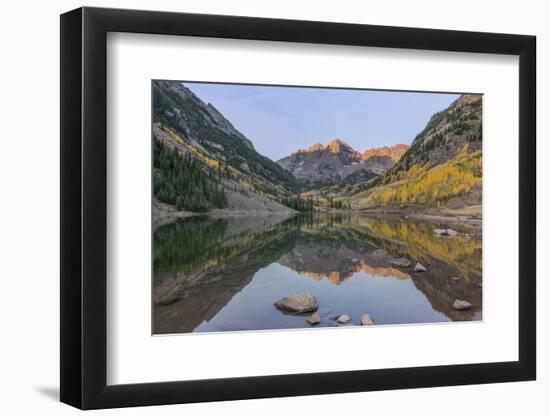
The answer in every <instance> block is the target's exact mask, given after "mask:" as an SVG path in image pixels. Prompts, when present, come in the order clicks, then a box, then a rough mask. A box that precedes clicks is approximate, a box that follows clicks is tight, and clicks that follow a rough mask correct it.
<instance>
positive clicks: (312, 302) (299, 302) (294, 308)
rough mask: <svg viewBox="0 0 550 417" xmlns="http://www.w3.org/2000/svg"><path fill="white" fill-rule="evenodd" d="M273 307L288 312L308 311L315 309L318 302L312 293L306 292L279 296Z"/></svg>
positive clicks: (317, 306)
mask: <svg viewBox="0 0 550 417" xmlns="http://www.w3.org/2000/svg"><path fill="white" fill-rule="evenodd" d="M275 307H277V308H278V309H279V310H284V311H288V312H290V313H310V312H313V311H317V309H318V308H319V304H317V300H316V299H315V297H314V296H313V295H311V294H310V293H309V292H306V293H304V294H298V295H291V296H289V297H284V298H281V299H280V300H277V301H275Z"/></svg>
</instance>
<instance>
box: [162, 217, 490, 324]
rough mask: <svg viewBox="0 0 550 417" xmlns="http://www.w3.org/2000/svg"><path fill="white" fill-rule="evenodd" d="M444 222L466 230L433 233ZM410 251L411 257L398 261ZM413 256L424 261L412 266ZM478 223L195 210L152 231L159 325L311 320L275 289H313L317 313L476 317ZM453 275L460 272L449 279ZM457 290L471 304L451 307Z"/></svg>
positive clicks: (328, 320)
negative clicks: (218, 215)
mask: <svg viewBox="0 0 550 417" xmlns="http://www.w3.org/2000/svg"><path fill="white" fill-rule="evenodd" d="M438 227H452V228H453V230H457V231H459V232H461V233H460V234H459V235H458V236H455V237H437V236H436V234H435V232H434V230H435V229H436V228H438ZM398 257H405V258H407V259H409V260H410V261H411V264H412V265H411V267H408V268H396V267H392V266H391V263H390V261H391V260H392V259H393V258H398ZM416 262H421V263H422V264H423V265H424V266H425V267H426V268H427V271H426V272H423V273H415V272H413V266H414V264H415V263H416ZM481 275H482V274H481V229H470V228H469V229H465V228H464V227H463V226H462V228H461V227H459V226H457V225H453V226H447V225H437V224H433V223H428V222H412V221H405V220H402V219H398V218H397V219H380V218H372V217H365V216H359V215H351V214H349V215H347V214H346V215H311V214H310V215H297V216H294V217H290V218H288V217H281V216H271V217H238V218H227V219H212V218H209V217H191V218H188V219H185V220H177V221H175V222H173V223H170V224H165V225H163V226H159V227H157V228H156V229H155V232H154V279H153V322H154V333H155V334H162V333H188V332H211V331H231V330H261V329H288V328H309V327H310V325H309V324H308V323H307V322H306V318H307V316H308V315H292V314H285V313H283V312H281V311H279V310H277V309H276V308H275V307H274V305H273V303H274V302H275V301H276V300H278V299H279V298H282V297H285V296H289V295H295V294H300V293H304V292H306V291H308V292H310V293H311V294H313V295H314V296H315V297H316V299H317V301H318V303H319V310H318V312H319V314H320V316H321V323H320V324H319V325H318V326H317V327H328V326H331V327H332V326H335V325H336V322H335V321H334V320H333V318H334V317H335V316H337V315H340V314H344V313H345V314H347V315H349V316H350V317H351V319H352V323H354V324H359V321H360V318H361V316H362V315H363V314H370V316H371V317H372V318H373V320H374V321H375V323H376V324H402V323H432V322H446V321H465V320H480V319H481V317H482V314H481V313H482V308H481V300H482V290H481ZM453 278H459V279H458V280H457V279H453ZM455 299H461V300H466V301H468V302H470V303H471V304H472V308H471V309H470V310H465V311H457V310H454V309H453V308H452V303H453V301H454V300H455Z"/></svg>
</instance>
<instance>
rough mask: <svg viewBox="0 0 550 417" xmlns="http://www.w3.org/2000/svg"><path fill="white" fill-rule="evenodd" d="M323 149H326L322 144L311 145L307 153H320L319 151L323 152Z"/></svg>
mask: <svg viewBox="0 0 550 417" xmlns="http://www.w3.org/2000/svg"><path fill="white" fill-rule="evenodd" d="M323 149H325V147H324V146H323V144H322V143H319V142H317V143H314V144H313V145H310V146H308V147H307V148H306V151H307V152H318V151H322V150H323Z"/></svg>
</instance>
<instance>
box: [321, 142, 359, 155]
mask: <svg viewBox="0 0 550 417" xmlns="http://www.w3.org/2000/svg"><path fill="white" fill-rule="evenodd" d="M326 149H327V150H328V151H329V152H332V153H338V152H340V151H341V150H343V149H345V150H350V151H352V150H353V149H352V148H351V146H349V145H348V144H347V143H346V142H344V141H343V140H342V139H333V140H331V141H330V142H329V143H328V145H327V147H326Z"/></svg>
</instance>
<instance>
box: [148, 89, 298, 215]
mask: <svg viewBox="0 0 550 417" xmlns="http://www.w3.org/2000/svg"><path fill="white" fill-rule="evenodd" d="M153 140H154V144H155V164H154V174H155V178H154V195H155V198H157V199H158V200H159V201H161V202H164V203H167V204H171V205H173V206H178V207H177V208H178V209H184V210H191V211H207V210H210V209H215V208H233V209H246V210H271V211H277V210H287V209H288V208H287V207H285V206H283V205H281V204H279V202H278V201H279V200H280V199H281V197H284V196H287V197H291V196H292V195H294V194H295V192H296V190H297V182H296V179H295V178H294V176H293V175H292V174H291V173H289V172H288V171H286V170H284V169H282V168H281V167H280V166H279V165H277V164H276V163H275V162H273V161H271V160H270V159H269V158H266V157H264V156H262V155H260V154H259V153H258V152H257V151H256V150H255V149H254V145H253V144H252V142H251V141H250V140H248V139H247V138H246V137H245V136H244V135H243V134H242V133H240V132H239V131H238V130H237V129H235V127H234V126H233V125H232V124H231V122H229V121H228V120H227V119H226V118H225V117H224V116H223V115H222V114H221V113H220V112H219V111H218V110H217V109H216V108H215V107H214V106H213V105H211V104H206V103H204V102H203V101H202V100H200V99H199V98H198V97H197V96H195V95H194V94H193V93H192V92H191V91H190V90H189V89H188V88H186V87H185V86H183V85H182V84H181V83H179V82H174V81H154V82H153ZM178 199H179V201H178Z"/></svg>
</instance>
